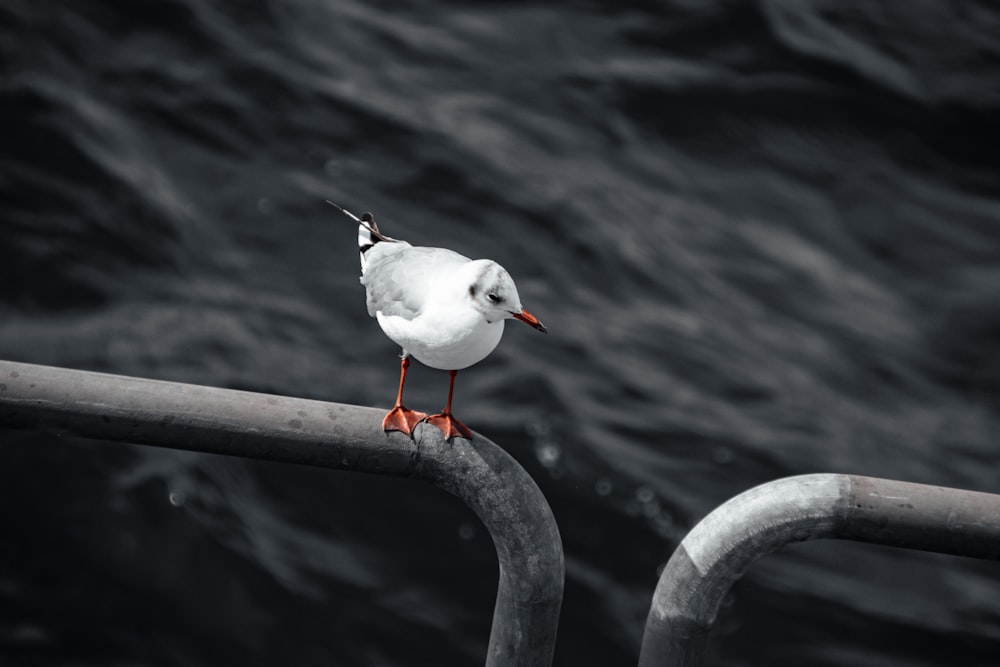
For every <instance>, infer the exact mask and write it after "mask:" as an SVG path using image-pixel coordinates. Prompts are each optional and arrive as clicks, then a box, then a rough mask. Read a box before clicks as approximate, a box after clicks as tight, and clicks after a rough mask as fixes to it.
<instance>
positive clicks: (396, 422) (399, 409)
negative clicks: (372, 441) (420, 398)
mask: <svg viewBox="0 0 1000 667" xmlns="http://www.w3.org/2000/svg"><path fill="white" fill-rule="evenodd" d="M425 419H427V413H426V412H418V411H416V410H411V409H410V408H407V407H404V406H402V405H396V406H394V407H393V408H392V410H389V412H388V414H386V416H385V418H384V419H382V430H383V431H387V432H388V431H400V432H402V433H405V434H406V435H409V436H412V435H413V429H414V428H416V426H417V424H419V423H420V422H422V421H424V420H425Z"/></svg>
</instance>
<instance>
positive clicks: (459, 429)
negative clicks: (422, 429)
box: [426, 412, 472, 440]
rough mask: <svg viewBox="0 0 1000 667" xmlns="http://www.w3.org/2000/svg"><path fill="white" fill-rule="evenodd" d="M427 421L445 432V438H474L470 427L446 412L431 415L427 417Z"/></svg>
mask: <svg viewBox="0 0 1000 667" xmlns="http://www.w3.org/2000/svg"><path fill="white" fill-rule="evenodd" d="M426 421H427V423H428V424H431V425H432V426H435V427H437V429H438V430H439V431H441V433H443V434H444V437H445V440H451V439H452V438H456V437H457V438H465V439H466V440H472V431H470V430H469V427H468V426H466V425H465V424H463V423H462V422H460V421H458V420H457V419H455V418H454V417H452V416H451V415H450V414H448V413H446V412H442V413H440V414H436V415H431V416H430V417H427V418H426Z"/></svg>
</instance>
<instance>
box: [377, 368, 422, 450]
mask: <svg viewBox="0 0 1000 667" xmlns="http://www.w3.org/2000/svg"><path fill="white" fill-rule="evenodd" d="M409 367H410V356H409V355H406V354H404V355H403V361H402V362H401V363H400V369H399V392H398V393H397V394H396V404H395V405H393V406H392V410H389V413H388V414H387V415H386V416H385V418H384V419H383V420H382V430H383V431H402V432H403V433H405V434H406V435H412V434H413V428H414V427H415V426H416V425H417V424H419V423H420V422H422V421H423V420H424V419H426V418H427V414H426V413H423V412H417V411H416V410H411V409H409V408H407V407H405V406H404V405H403V383H404V382H406V369H407V368H409Z"/></svg>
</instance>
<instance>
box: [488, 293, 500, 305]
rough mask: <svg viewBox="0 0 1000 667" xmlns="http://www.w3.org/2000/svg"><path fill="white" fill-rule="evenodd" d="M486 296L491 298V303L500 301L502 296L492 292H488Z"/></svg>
mask: <svg viewBox="0 0 1000 667" xmlns="http://www.w3.org/2000/svg"><path fill="white" fill-rule="evenodd" d="M486 298H487V299H489V300H490V302H491V303H500V297H498V296H497V295H496V294H493V293H492V292H490V293H489V294H487V295H486Z"/></svg>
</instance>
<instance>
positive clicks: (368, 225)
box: [358, 213, 387, 275]
mask: <svg viewBox="0 0 1000 667" xmlns="http://www.w3.org/2000/svg"><path fill="white" fill-rule="evenodd" d="M361 222H362V224H360V225H358V252H359V254H360V257H361V273H362V275H363V274H364V272H365V268H366V263H365V253H366V252H368V251H369V250H371V249H372V247H373V246H374V245H375V244H376V243H379V242H380V241H384V240H387V239H386V237H385V236H383V235H382V234H381V233H380V232H379V230H378V225H376V224H375V216H373V215H372V214H371V213H364V214H363V215H362V216H361Z"/></svg>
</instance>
